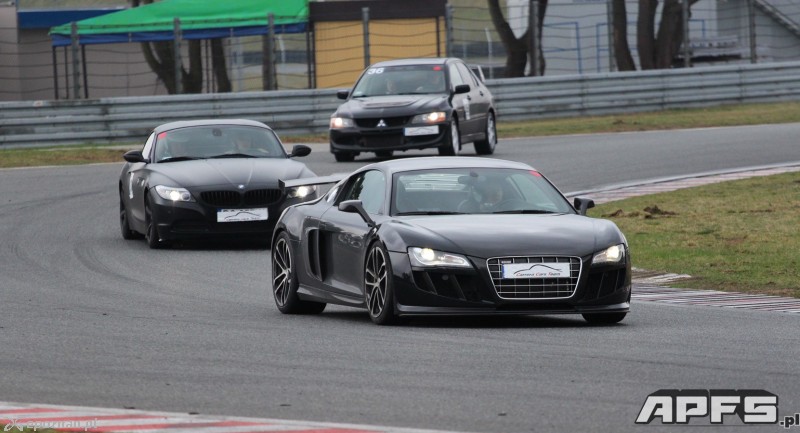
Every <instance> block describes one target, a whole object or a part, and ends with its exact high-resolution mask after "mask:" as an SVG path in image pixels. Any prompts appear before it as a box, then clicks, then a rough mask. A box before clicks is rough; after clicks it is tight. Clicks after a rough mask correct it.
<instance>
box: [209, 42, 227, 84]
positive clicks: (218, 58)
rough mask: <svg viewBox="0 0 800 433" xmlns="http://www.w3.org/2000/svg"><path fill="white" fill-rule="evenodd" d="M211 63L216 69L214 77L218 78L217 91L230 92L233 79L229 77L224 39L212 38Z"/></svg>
mask: <svg viewBox="0 0 800 433" xmlns="http://www.w3.org/2000/svg"><path fill="white" fill-rule="evenodd" d="M211 65H212V68H213V69H214V77H216V79H217V92H220V93H227V92H230V91H231V79H230V77H228V65H227V64H226V61H225V47H224V46H223V45H222V39H212V40H211Z"/></svg>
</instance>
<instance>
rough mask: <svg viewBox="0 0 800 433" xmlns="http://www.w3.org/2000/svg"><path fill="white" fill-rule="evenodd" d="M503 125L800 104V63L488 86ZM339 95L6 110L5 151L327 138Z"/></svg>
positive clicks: (1, 136) (10, 106)
mask: <svg viewBox="0 0 800 433" xmlns="http://www.w3.org/2000/svg"><path fill="white" fill-rule="evenodd" d="M487 84H488V86H489V88H490V89H491V90H492V92H493V94H494V96H495V99H496V106H497V111H498V120H499V121H500V122H504V121H517V120H535V119H540V118H553V117H574V116H582V115H603V114H615V113H630V112H642V111H659V110H664V109H672V108H689V107H707V106H715V105H724V104H734V103H749V102H776V101H791V100H800V62H786V63H770V64H755V65H751V64H747V65H741V64H740V65H729V66H714V67H705V68H690V69H671V70H655V71H645V72H616V73H602V74H583V75H562V76H554V77H528V78H510V79H498V80H489V81H487ZM340 102H341V101H339V100H337V99H336V91H335V90H331V89H326V90H291V91H270V92H246V93H220V94H199V95H178V96H152V97H123V98H103V99H95V100H75V101H25V102H9V103H2V104H0V146H5V147H9V146H45V145H56V144H71V143H131V142H136V141H139V140H143V139H144V138H146V136H147V134H148V133H149V131H150V130H152V129H153V128H154V127H155V126H157V125H159V124H162V123H165V122H169V121H174V120H186V119H198V118H248V119H254V120H259V121H263V122H265V123H266V124H268V125H270V126H272V127H273V128H274V129H275V130H276V131H277V132H278V133H279V134H280V135H297V134H312V133H323V132H325V131H326V130H327V128H328V121H329V117H330V115H331V114H332V113H333V112H334V110H335V109H336V107H337V106H338V104H339V103H340Z"/></svg>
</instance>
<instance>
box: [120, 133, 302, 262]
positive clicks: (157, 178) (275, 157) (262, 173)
mask: <svg viewBox="0 0 800 433" xmlns="http://www.w3.org/2000/svg"><path fill="white" fill-rule="evenodd" d="M310 152H311V149H310V148H309V147H308V146H303V145H296V146H294V148H293V149H292V153H290V154H288V155H287V154H286V151H285V150H284V149H283V145H282V144H281V142H280V140H279V139H278V136H277V135H275V132H273V131H272V129H270V128H269V127H268V126H267V125H265V124H263V123H260V122H255V121H251V120H196V121H185V122H172V123H167V124H164V125H161V126H159V127H157V128H156V129H155V130H153V132H152V133H151V134H150V136H149V137H148V138H147V141H146V142H145V144H144V146H143V148H142V150H132V151H130V152H127V153H126V154H125V155H124V158H125V161H127V162H126V164H125V166H124V167H123V168H122V173H120V177H119V223H120V229H121V231H122V237H123V238H125V239H135V238H139V237H142V235H144V238H145V239H146V240H147V243H148V245H149V246H150V248H160V247H164V246H168V245H169V243H170V242H171V241H172V240H175V239H190V238H195V239H207V238H210V237H215V236H224V237H230V236H235V235H245V236H251V235H254V234H264V235H265V236H266V239H269V236H268V235H269V234H270V233H272V230H273V228H274V227H275V223H276V221H277V220H278V216H279V215H280V214H281V212H282V211H283V209H284V208H285V207H286V206H288V205H291V204H295V203H300V202H303V201H305V200H311V199H314V198H316V190H315V187H313V186H298V187H297V188H293V189H287V190H284V191H281V189H279V188H278V180H279V179H298V178H303V177H312V176H315V174H314V173H313V172H312V171H311V170H309V169H308V168H307V167H306V166H305V164H303V163H300V162H297V161H294V160H292V159H291V158H292V157H295V156H305V155H308V154H309V153H310Z"/></svg>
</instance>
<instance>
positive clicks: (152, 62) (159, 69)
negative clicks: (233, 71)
mask: <svg viewBox="0 0 800 433" xmlns="http://www.w3.org/2000/svg"><path fill="white" fill-rule="evenodd" d="M153 2H154V0H131V6H132V7H137V6H141V5H147V4H151V3H153ZM210 44H211V64H212V70H213V72H214V76H215V77H216V81H217V91H219V92H230V91H231V81H230V78H229V77H228V68H227V65H226V63H225V50H224V47H223V46H222V40H220V39H211V40H210ZM142 53H143V54H144V59H145V61H146V62H147V65H148V66H150V69H151V70H152V71H153V72H155V74H156V76H158V79H159V80H161V82H162V83H164V87H166V88H167V92H168V93H170V94H175V93H176V91H177V86H176V85H175V49H174V46H173V44H172V42H143V43H142ZM188 53H189V68H188V69H186V68H185V67H184V66H183V64H181V84H182V86H181V87H182V88H183V92H184V93H200V92H202V91H203V49H202V41H201V40H195V39H192V40H189V41H188Z"/></svg>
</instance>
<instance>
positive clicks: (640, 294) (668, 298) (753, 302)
mask: <svg viewBox="0 0 800 433" xmlns="http://www.w3.org/2000/svg"><path fill="white" fill-rule="evenodd" d="M631 298H632V299H634V300H636V301H644V302H661V303H666V304H673V305H702V306H706V307H727V308H737V309H742V310H757V311H773V312H780V313H795V314H798V313H800V299H797V298H784V297H781V296H772V295H759V294H751V293H737V292H721V291H718V290H685V289H676V288H672V287H660V286H646V285H639V284H634V288H633V293H632V294H631Z"/></svg>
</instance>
